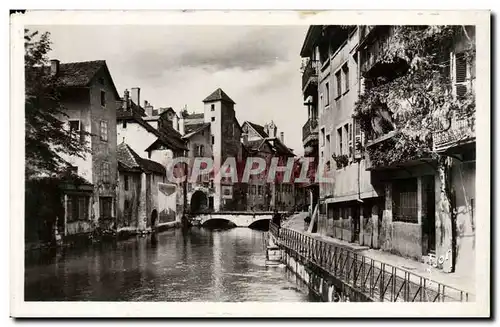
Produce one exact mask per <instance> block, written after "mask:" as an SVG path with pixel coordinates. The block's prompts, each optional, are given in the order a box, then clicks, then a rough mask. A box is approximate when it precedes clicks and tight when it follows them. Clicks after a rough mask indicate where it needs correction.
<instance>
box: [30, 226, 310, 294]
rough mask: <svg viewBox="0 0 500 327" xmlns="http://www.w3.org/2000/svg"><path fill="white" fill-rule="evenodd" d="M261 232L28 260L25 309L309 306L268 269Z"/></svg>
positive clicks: (178, 237) (214, 233)
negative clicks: (33, 304) (66, 305)
mask: <svg viewBox="0 0 500 327" xmlns="http://www.w3.org/2000/svg"><path fill="white" fill-rule="evenodd" d="M266 235H267V234H266V232H263V231H258V230H252V229H249V228H233V229H226V230H213V229H205V228H197V227H193V228H191V229H187V230H181V229H175V230H168V231H165V232H162V233H159V234H157V235H148V236H146V237H140V236H138V237H135V238H131V239H128V240H124V241H118V242H114V243H105V244H98V245H92V246H90V247H87V248H80V249H64V250H57V251H52V252H51V253H43V254H41V253H38V252H37V253H31V254H30V255H27V256H26V264H25V300H26V301H203V302H227V301H229V302H243V301H259V302H268V301H271V302H314V301H316V300H317V299H316V298H315V297H314V296H313V295H312V294H310V292H309V290H308V288H307V286H306V285H305V284H304V283H303V282H301V281H300V280H298V279H297V278H296V276H295V275H294V274H293V273H292V272H290V271H289V270H288V269H287V268H285V267H284V266H277V267H267V266H266V265H265V237H266Z"/></svg>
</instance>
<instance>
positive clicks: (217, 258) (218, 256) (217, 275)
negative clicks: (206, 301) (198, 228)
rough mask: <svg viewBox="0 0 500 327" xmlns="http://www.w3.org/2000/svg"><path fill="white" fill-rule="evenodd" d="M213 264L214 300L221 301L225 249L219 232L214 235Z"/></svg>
mask: <svg viewBox="0 0 500 327" xmlns="http://www.w3.org/2000/svg"><path fill="white" fill-rule="evenodd" d="M212 249H213V262H212V283H213V292H214V298H216V299H221V300H222V297H223V296H224V285H223V283H222V280H223V278H222V274H223V267H222V263H223V260H224V258H223V255H224V253H223V249H222V240H221V234H220V233H218V232H214V233H213V246H212Z"/></svg>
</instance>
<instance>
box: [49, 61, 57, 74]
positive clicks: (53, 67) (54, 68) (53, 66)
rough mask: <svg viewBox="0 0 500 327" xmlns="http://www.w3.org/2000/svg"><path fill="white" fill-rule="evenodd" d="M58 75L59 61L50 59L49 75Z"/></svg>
mask: <svg viewBox="0 0 500 327" xmlns="http://www.w3.org/2000/svg"><path fill="white" fill-rule="evenodd" d="M58 73H59V60H57V59H52V60H51V61H50V75H52V76H54V75H57V74H58Z"/></svg>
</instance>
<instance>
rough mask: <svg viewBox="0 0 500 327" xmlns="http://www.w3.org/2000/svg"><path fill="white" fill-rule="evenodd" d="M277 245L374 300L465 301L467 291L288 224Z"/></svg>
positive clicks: (280, 231) (281, 231)
mask: <svg viewBox="0 0 500 327" xmlns="http://www.w3.org/2000/svg"><path fill="white" fill-rule="evenodd" d="M277 235H278V236H279V237H278V240H279V245H280V246H281V247H284V248H286V249H289V250H291V251H293V252H295V253H296V254H297V255H298V256H301V257H302V258H304V259H306V260H307V261H308V262H310V263H312V264H314V265H315V266H316V267H318V268H319V269H320V270H322V271H325V272H327V273H329V274H331V275H332V276H334V277H336V278H337V279H339V280H340V281H342V282H343V283H345V284H347V285H349V286H350V287H352V288H353V289H355V290H357V291H358V292H360V293H362V294H364V295H366V296H368V297H369V298H370V299H372V300H373V301H377V302H467V301H469V294H468V293H467V292H465V291H462V290H459V289H456V288H453V287H450V286H446V285H444V284H442V283H438V282H435V281H432V280H430V279H428V278H425V277H422V276H419V275H417V274H414V273H411V272H409V271H407V270H404V269H401V268H398V267H395V266H392V265H389V264H386V263H384V262H381V261H377V260H374V259H371V258H369V257H366V256H364V255H361V254H358V253H356V252H354V251H352V250H350V249H348V248H345V247H340V246H336V245H334V244H332V243H329V242H325V241H322V240H319V239H316V238H313V237H310V236H308V235H305V234H303V233H300V232H298V231H295V230H291V229H288V228H281V229H279V230H278V234H277Z"/></svg>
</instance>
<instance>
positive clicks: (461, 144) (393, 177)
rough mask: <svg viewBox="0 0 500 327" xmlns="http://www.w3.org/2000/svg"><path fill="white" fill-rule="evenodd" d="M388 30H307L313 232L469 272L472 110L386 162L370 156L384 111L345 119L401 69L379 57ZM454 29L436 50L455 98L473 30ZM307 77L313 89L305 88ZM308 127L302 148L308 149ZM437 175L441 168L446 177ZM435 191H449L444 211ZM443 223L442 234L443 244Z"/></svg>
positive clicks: (468, 83)
mask: <svg viewBox="0 0 500 327" xmlns="http://www.w3.org/2000/svg"><path fill="white" fill-rule="evenodd" d="M396 28H397V27H395V26H311V27H310V28H309V30H308V32H307V34H306V38H305V41H304V45H303V47H302V51H301V56H302V57H303V58H305V60H306V63H307V66H306V69H305V70H304V73H303V79H302V80H303V93H304V99H305V100H306V103H305V104H306V105H307V106H308V111H309V120H308V122H310V121H311V119H315V118H317V125H318V129H317V133H318V143H317V152H318V157H319V166H318V170H319V172H320V176H321V177H320V178H319V206H318V212H319V214H318V215H317V217H316V223H317V231H318V232H319V233H321V234H324V235H327V236H331V237H334V238H338V239H342V240H344V241H348V242H352V243H358V244H359V245H364V246H368V247H370V248H374V249H380V250H383V251H387V252H391V253H393V254H397V255H400V256H403V257H406V258H413V259H415V260H418V261H424V262H434V263H435V262H436V260H440V259H439V258H441V257H443V258H444V259H443V261H448V260H449V262H445V263H443V262H441V261H439V262H438V264H437V267H439V269H443V270H444V271H446V272H460V273H462V274H466V275H470V276H474V272H473V271H471V269H469V268H470V267H468V265H467V262H469V263H470V262H474V259H475V254H474V242H475V241H474V239H475V232H474V231H475V217H474V216H475V215H474V210H475V208H474V197H475V160H476V159H475V128H474V126H475V122H474V121H475V119H474V116H472V118H467V119H464V118H463V117H464V116H463V115H461V114H460V113H459V112H456V110H454V111H452V112H451V116H450V117H449V118H450V119H449V122H450V123H449V128H444V129H443V130H442V131H439V132H436V133H434V134H433V135H432V153H433V156H429V157H419V158H418V160H412V161H409V160H408V161H405V162H398V163H397V164H387V165H385V164H381V163H380V162H379V161H376V160H374V159H376V158H375V157H373V154H374V153H376V151H379V150H377V149H380V146H381V145H383V144H384V143H386V142H392V141H394V139H395V136H397V135H398V130H397V128H396V125H395V123H394V122H393V118H392V112H391V108H388V106H387V104H377V103H374V104H372V107H373V108H375V109H376V110H374V114H373V117H371V123H370V124H368V125H369V126H367V125H363V126H361V124H360V123H359V122H358V121H357V120H356V119H354V118H353V113H354V108H355V104H356V101H358V99H359V98H360V95H362V94H363V92H366V91H367V90H369V89H370V88H371V87H373V86H374V85H376V83H378V84H380V83H388V82H390V81H392V80H394V79H395V78H397V77H398V76H402V75H404V74H406V72H407V69H408V67H409V63H407V62H406V61H405V59H404V58H400V60H394V61H393V62H387V61H384V60H383V53H384V51H385V49H387V46H388V44H389V43H390V40H391V39H390V38H391V36H392V35H394V33H395V31H396ZM463 29H464V31H465V32H464V33H463V34H464V35H463V37H455V38H453V39H450V41H451V42H449V45H450V46H449V48H446V49H443V54H442V61H441V63H442V65H441V66H442V67H443V71H442V72H441V74H443V76H445V77H446V82H445V83H450V84H451V85H450V90H451V92H452V93H453V94H452V95H453V96H454V97H463V96H465V94H468V93H470V92H472V93H474V82H475V64H474V63H475V58H472V60H466V58H465V54H464V50H465V49H466V48H467V47H469V46H470V44H471V43H472V44H474V42H475V30H474V27H469V26H465V27H463ZM305 75H307V76H305ZM311 80H312V81H313V85H314V86H315V89H314V90H313V91H312V92H311V91H307V90H309V89H308V88H307V85H308V84H311ZM304 81H306V85H304ZM381 81H382V82H381ZM314 83H315V84H314ZM316 89H317V94H316V93H315V90H316ZM306 91H307V92H306ZM306 96H307V97H306ZM474 110H475V109H474ZM307 132H308V135H307V138H306V137H304V147H305V148H306V146H307V148H310V147H311V144H312V143H308V144H306V142H305V141H306V140H307V141H308V142H309V139H310V134H311V133H310V130H307ZM304 136H305V135H304ZM309 150H311V149H309ZM312 152H314V151H312ZM370 156H372V157H370ZM436 157H437V158H440V159H439V160H436ZM441 159H443V160H441ZM444 161H446V162H448V168H446V169H445V168H444V167H443V166H442V162H444ZM444 172H446V174H449V179H446V182H443V181H444V180H445V179H443V175H444V174H445V173H444ZM326 178H328V180H327V179H326ZM443 194H450V200H449V201H450V202H451V209H450V210H449V211H447V210H444V209H443V208H444V206H443V205H442V201H443ZM313 221H314V218H313ZM443 224H444V225H443ZM446 224H448V225H449V226H451V227H450V228H451V231H450V232H449V237H450V240H449V241H447V242H444V241H443V238H446V237H448V236H447V235H448V232H446V231H444V229H445V228H447V227H445V225H446ZM446 243H448V244H446ZM448 253H451V256H450V257H449V258H448ZM433 260H434V261H433ZM434 263H433V264H434Z"/></svg>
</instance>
